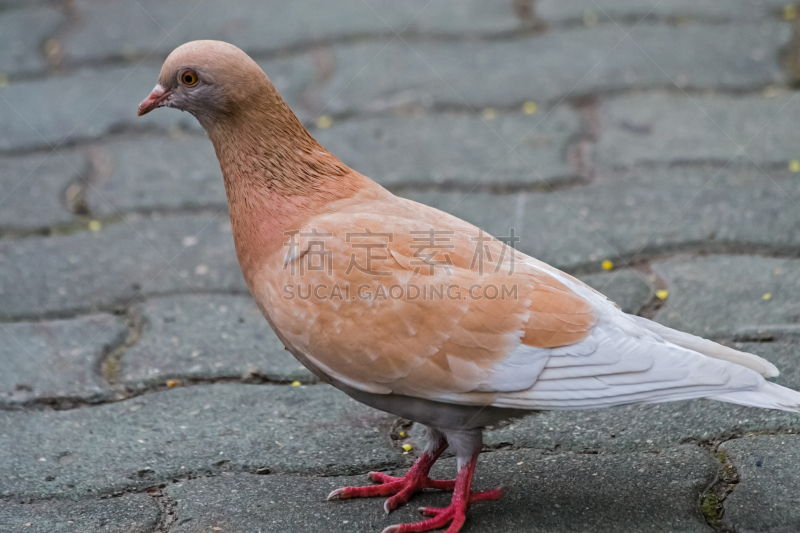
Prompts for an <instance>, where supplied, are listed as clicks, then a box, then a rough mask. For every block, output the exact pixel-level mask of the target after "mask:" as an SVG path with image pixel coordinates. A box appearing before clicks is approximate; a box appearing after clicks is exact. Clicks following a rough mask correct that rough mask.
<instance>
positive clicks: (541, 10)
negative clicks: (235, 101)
mask: <svg viewBox="0 0 800 533" xmlns="http://www.w3.org/2000/svg"><path fill="white" fill-rule="evenodd" d="M799 10H800V6H793V5H788V4H787V3H786V2H783V1H779V0H729V1H728V2H713V1H710V0H701V1H690V0H661V1H660V2H657V1H655V0H642V1H637V2H633V1H631V0H595V1H589V0H587V1H583V0H580V1H579V0H559V1H558V2H556V1H553V0H536V1H531V0H435V1H433V2H428V0H407V1H403V2H396V1H392V0H343V1H341V2H337V3H335V5H334V4H332V3H330V2H323V1H321V0H297V1H295V2H278V1H276V0H271V1H268V2H258V1H256V0H232V1H230V2H225V3H220V2H202V1H201V0H141V1H138V2H128V1H125V0H109V1H103V0H74V1H71V2H67V3H62V2H53V1H48V0H30V1H29V2H22V1H20V0H0V124H2V128H0V368H2V369H3V376H2V378H0V524H3V527H0V529H3V530H6V529H7V530H10V531H14V532H16V531H48V532H49V531H106V532H110V531H117V532H120V533H122V532H123V531H125V532H128V531H140V532H142V533H155V532H156V531H159V532H163V533H166V531H170V532H182V533H187V532H195V531H197V532H200V531H202V532H206V531H214V530H219V531H231V532H239V531H242V532H244V531H247V532H251V531H281V532H282V531H295V530H297V531H301V530H302V531H309V530H313V531H317V530H325V531H331V530H332V531H340V530H341V531H370V532H372V531H375V532H377V531H379V530H380V529H381V528H382V527H384V526H386V525H388V524H391V523H396V522H398V521H415V520H417V519H419V515H418V514H417V513H416V511H415V508H416V506H417V505H419V504H420V503H422V504H429V505H442V504H445V503H446V502H447V500H448V497H449V496H448V495H446V494H436V493H427V494H423V495H421V496H420V497H418V498H416V499H415V501H414V502H412V503H411V505H407V506H404V507H403V508H402V509H400V510H398V512H396V513H394V514H393V515H391V516H388V517H387V516H386V515H384V514H383V513H382V511H381V502H380V501H378V500H368V501H350V502H324V501H323V498H324V496H325V495H326V494H327V493H328V492H329V491H330V490H331V489H332V488H333V487H335V486H338V485H341V484H361V483H365V482H366V479H365V473H366V472H367V471H368V470H372V469H384V470H391V469H398V471H403V470H404V469H405V468H407V467H408V465H409V464H410V463H411V460H412V459H413V458H414V456H415V454H416V453H418V445H417V444H416V443H415V441H414V438H413V434H412V437H411V438H410V440H405V437H401V436H398V435H399V433H400V431H402V430H406V427H405V426H402V428H398V426H397V424H398V421H397V420H396V419H395V418H394V417H392V416H389V415H387V414H383V413H380V412H378V411H375V410H371V409H369V408H367V407H365V406H362V405H360V404H358V403H356V402H354V401H352V400H350V399H349V398H348V397H346V396H345V395H344V394H342V393H340V392H338V391H336V390H335V389H333V388H332V387H330V386H327V385H323V384H319V383H316V382H315V380H314V378H313V376H312V375H311V374H310V373H309V372H308V371H306V370H305V369H303V368H302V367H301V365H300V364H299V363H298V362H297V361H295V360H294V359H293V358H292V357H290V356H289V354H288V353H287V352H286V351H285V350H283V349H282V346H281V344H280V342H279V341H278V339H277V337H276V336H275V334H274V333H273V332H271V331H270V330H269V328H268V325H267V324H266V322H265V321H264V320H263V319H262V317H261V314H260V312H259V311H258V309H257V307H256V306H255V305H254V304H253V301H252V299H251V298H250V296H249V294H248V292H247V287H246V286H245V284H244V282H243V279H242V276H241V273H240V270H239V266H238V263H237V261H236V255H235V253H234V249H233V243H232V239H231V227H230V222H229V220H228V215H227V210H226V198H225V192H224V187H223V183H222V179H221V177H220V171H219V166H218V164H217V162H216V158H215V156H214V152H213V148H212V146H211V144H210V143H209V142H208V140H207V139H206V136H205V135H204V134H203V132H202V131H201V129H200V128H199V125H198V124H197V122H196V121H195V120H194V119H193V118H192V117H191V116H190V115H187V114H179V113H178V112H177V111H174V110H160V111H159V112H157V113H153V114H150V115H148V116H147V117H144V118H137V117H136V107H137V105H138V103H139V102H140V101H141V100H142V99H143V98H144V96H145V95H146V94H147V93H148V92H149V91H150V90H151V88H152V87H153V85H154V84H155V81H156V78H157V73H158V71H159V69H160V66H161V61H162V59H163V58H164V57H165V56H166V54H167V53H168V52H169V51H170V50H172V49H173V48H174V46H175V45H176V44H177V43H181V42H185V41H187V40H191V39H196V38H211V39H223V40H229V41H232V42H234V43H235V44H238V45H240V46H242V47H243V48H244V49H245V50H246V51H248V52H250V53H252V54H254V57H255V58H256V60H257V61H259V64H260V65H261V66H262V67H263V68H264V69H265V71H266V73H267V74H268V75H269V76H270V78H271V79H272V81H273V82H274V83H275V85H276V86H277V88H278V90H279V91H281V93H282V94H283V96H284V98H285V99H286V100H287V101H288V103H289V105H290V106H291V107H292V109H293V110H294V111H295V112H296V113H297V115H298V116H299V118H300V119H301V120H302V121H303V122H304V123H306V124H308V126H309V128H310V129H311V132H312V134H313V135H315V136H316V137H317V138H319V140H320V141H321V142H322V143H323V144H324V145H325V146H326V147H327V148H329V149H330V150H331V151H332V152H334V153H335V154H336V155H338V156H340V157H341V158H342V159H343V160H344V161H345V163H347V164H349V165H351V166H353V167H354V168H356V169H357V170H359V171H361V172H362V173H364V174H366V175H368V176H370V177H372V178H374V179H376V180H377V181H378V182H379V183H381V184H383V185H384V186H387V187H389V188H390V189H391V190H393V191H395V192H397V193H398V194H401V195H404V196H406V197H409V198H412V199H415V200H418V201H421V202H423V203H428V204H430V205H433V206H435V207H439V208H442V209H443V210H445V211H448V212H452V213H453V214H454V215H456V216H460V217H462V218H465V219H467V220H469V221H471V222H473V223H475V224H477V225H479V226H481V227H484V228H485V229H486V230H487V231H488V232H490V233H493V234H495V235H498V236H501V237H502V236H505V235H508V232H509V230H510V228H514V231H515V235H517V236H519V237H521V239H522V240H521V242H520V243H518V248H520V249H521V250H522V251H524V252H527V253H531V254H532V255H534V256H536V257H537V258H539V259H542V260H544V261H546V262H548V263H550V264H552V265H554V266H556V267H559V268H564V269H567V270H570V271H571V272H573V273H576V274H577V275H579V276H580V277H581V279H583V280H584V281H585V282H587V283H588V284H590V285H591V286H593V287H595V288H597V289H598V290H600V291H601V292H604V293H605V294H607V295H608V296H609V298H611V299H612V300H614V301H616V302H617V303H618V304H619V305H620V306H621V307H622V308H623V309H624V310H625V311H628V312H632V313H643V314H647V315H648V316H650V315H651V314H653V313H654V314H656V319H657V320H658V321H660V322H662V323H664V324H667V325H670V326H672V327H676V328H678V329H683V330H688V331H692V332H694V333H698V334H702V335H705V336H711V337H714V338H716V339H718V340H720V341H721V342H724V343H727V344H730V345H732V346H733V347H734V348H737V349H741V350H745V351H750V352H753V353H757V354H759V355H762V356H764V357H765V358H767V359H769V360H770V361H772V362H773V363H775V364H776V365H777V366H778V367H779V368H780V369H781V370H782V374H781V376H779V377H778V378H777V379H776V381H777V382H778V383H780V384H783V385H786V386H789V387H792V388H798V389H800V365H798V364H797V361H798V358H800V327H799V326H798V323H800V307H798V305H797V303H796V302H795V300H796V298H795V295H796V294H797V293H798V288H800V287H798V286H799V285H800V278H798V275H797V272H800V268H798V267H800V264H796V263H798V261H800V260H798V259H797V257H798V253H799V252H800V214H798V213H799V212H798V209H797V205H798V203H799V202H800V179H798V176H800V174H798V172H800V163H798V161H800V151H798V149H797V146H800V136H798V133H797V124H798V123H800V117H798V116H797V108H798V107H797V105H796V102H795V99H794V96H795V92H796V87H794V85H793V83H792V82H791V79H792V74H791V72H793V71H792V68H791V58H792V57H793V54H794V48H796V44H797V42H796V41H797V34H798V30H797V28H798V26H797V24H798V23H797V19H798V14H799ZM396 31H397V32H402V34H401V35H400V36H397V35H396V34H395V32H396ZM168 32H169V35H168ZM794 55H796V54H794ZM53 146H58V150H57V152H58V153H52V154H51V153H50V152H51V148H52V147H53ZM512 147H514V150H512V151H511V153H509V150H511V148H512ZM62 155H63V157H62ZM759 254H761V255H759ZM606 260H610V261H612V262H613V266H612V267H611V268H610V269H609V265H608V263H607V262H605V261H606ZM656 288H658V289H663V288H666V289H668V293H667V294H668V297H667V298H666V301H664V302H663V303H659V300H658V298H657V297H656ZM765 294H769V297H766V298H765ZM663 296H664V294H663V293H659V297H663ZM659 306H660V307H659ZM121 311H124V312H121ZM743 341H748V342H743ZM756 341H759V342H756ZM54 374H58V377H59V378H61V379H58V380H56V381H55V382H52V383H51V376H52V375H54ZM294 380H299V381H301V382H303V383H304V384H303V385H301V386H290V385H289V383H290V382H293V381H294ZM26 405H27V407H28V408H25V409H23V408H22V407H24V406H26ZM798 432H800V415H798V414H796V413H784V412H777V411H767V410H758V409H752V408H746V407H739V406H735V405H730V404H723V403H717V402H711V401H705V400H695V401H687V402H676V403H669V404H661V405H645V406H637V405H633V406H624V407H619V408H614V409H605V410H597V411H579V412H549V413H540V414H535V415H532V416H529V417H526V418H524V419H520V420H516V421H512V422H511V423H509V424H508V425H506V426H504V427H499V428H493V429H491V430H490V431H488V432H487V435H486V439H485V440H486V443H487V446H488V453H485V454H483V456H482V458H481V466H480V469H479V470H478V474H477V477H476V486H477V487H478V488H488V487H492V486H496V485H498V484H501V483H504V484H506V486H507V487H508V488H507V491H506V495H505V497H504V498H503V499H502V500H501V501H499V502H492V503H480V504H478V505H476V506H475V507H474V509H473V511H474V512H472V513H471V514H470V519H469V520H468V522H467V524H466V525H465V527H464V530H463V531H465V532H467V531H593V532H594V531H601V532H602V531H614V532H616V531H643V532H644V531H647V532H650V531H698V532H700V531H703V532H710V531H712V529H711V528H710V527H709V526H708V525H707V523H706V520H705V519H704V517H703V515H702V514H701V495H702V494H703V493H704V492H705V491H707V490H708V489H709V487H711V486H712V484H713V483H714V482H715V481H716V480H717V476H716V475H717V473H718V470H719V468H720V463H719V458H718V457H715V456H714V454H713V453H712V452H711V451H710V450H708V448H709V447H710V446H712V445H714V444H715V443H717V442H719V441H723V440H726V439H733V440H729V441H728V442H726V443H725V444H724V445H723V446H722V450H723V451H724V452H725V454H726V455H727V459H726V460H727V461H729V462H730V463H732V464H734V466H735V467H736V468H737V469H738V471H739V475H740V483H738V484H737V485H736V486H735V487H732V488H733V492H732V493H730V494H729V495H728V497H727V499H726V500H725V502H724V505H725V511H726V512H725V514H724V516H723V517H722V521H721V522H717V523H715V524H714V527H715V528H717V529H720V528H722V529H726V530H731V531H741V532H744V531H767V530H771V531H794V530H796V529H797V528H798V525H799V524H800V522H798V520H797V516H796V515H797V513H796V512H795V508H796V507H798V506H797V500H798V495H797V493H796V492H797V491H796V490H795V486H796V485H797V483H796V482H795V478H797V477H798V476H797V475H796V474H797V472H796V470H797V468H796V466H795V464H794V463H796V460H795V459H796V457H795V456H796V455H797V453H796V451H797V450H796V449H795V448H798V446H800V444H798V442H797V437H796V436H795V435H794V434H795V433H798ZM748 434H761V435H764V434H768V435H766V436H762V437H758V438H748V437H746V436H747V435H748ZM395 438H399V439H400V440H394V439H395ZM406 442H409V443H413V448H412V452H411V453H410V454H404V452H403V449H402V448H401V446H400V445H401V444H402V443H406ZM758 463H760V464H758ZM453 470H454V465H453V459H452V457H446V458H445V459H444V460H443V464H441V465H437V468H436V470H435V472H434V475H437V476H450V475H452V473H453ZM257 474H259V475H257ZM342 476H353V477H346V478H345V477H342ZM713 490H714V492H715V494H721V490H722V489H721V487H720V486H718V485H715V488H714V489H713Z"/></svg>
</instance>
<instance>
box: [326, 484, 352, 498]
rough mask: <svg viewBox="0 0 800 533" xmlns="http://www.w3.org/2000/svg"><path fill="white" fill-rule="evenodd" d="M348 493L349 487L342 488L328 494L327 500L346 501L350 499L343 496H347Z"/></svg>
mask: <svg viewBox="0 0 800 533" xmlns="http://www.w3.org/2000/svg"><path fill="white" fill-rule="evenodd" d="M346 491H347V487H342V488H340V489H336V490H334V491H333V492H331V493H330V494H328V497H327V498H326V499H327V500H328V501H331V500H346V499H347V498H349V496H343V494H345V492H346Z"/></svg>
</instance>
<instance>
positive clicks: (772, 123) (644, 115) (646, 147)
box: [594, 93, 800, 168]
mask: <svg viewBox="0 0 800 533" xmlns="http://www.w3.org/2000/svg"><path fill="white" fill-rule="evenodd" d="M792 97H793V93H784V94H779V95H777V96H774V97H772V98H764V97H761V96H742V97H731V96H709V97H698V96H674V95H667V94H649V95H643V96H630V97H623V98H616V99H613V100H610V101H608V102H607V103H604V104H601V105H600V110H599V122H600V129H601V133H600V140H599V142H598V143H597V145H596V147H595V150H594V152H595V153H596V154H597V156H596V157H597V164H598V165H599V166H605V167H614V168H619V167H630V166H633V165H636V164H642V163H658V164H670V163H676V162H699V163H707V162H715V163H717V164H720V165H722V164H725V163H728V162H729V161H733V162H734V163H739V164H745V165H751V166H752V165H754V164H756V165H767V168H769V167H770V165H775V164H778V165H786V164H787V163H788V162H789V161H790V160H794V159H797V157H798V155H797V144H798V143H799V142H800V134H798V132H797V128H796V127H795V125H796V124H797V122H798V120H800V110H799V109H798V106H797V105H792V103H791V100H792ZM740 147H741V150H740Z"/></svg>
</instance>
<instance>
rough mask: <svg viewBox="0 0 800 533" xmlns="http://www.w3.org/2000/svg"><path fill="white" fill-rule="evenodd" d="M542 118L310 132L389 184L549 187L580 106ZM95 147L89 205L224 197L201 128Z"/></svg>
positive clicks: (214, 201) (448, 118) (198, 203)
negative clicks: (96, 177) (100, 170)
mask: <svg viewBox="0 0 800 533" xmlns="http://www.w3.org/2000/svg"><path fill="white" fill-rule="evenodd" d="M541 118H542V117H541V115H533V116H525V115H522V114H521V113H520V115H519V116H514V115H506V114H500V115H499V116H498V117H497V119H496V120H492V121H488V122H487V123H484V122H483V121H482V120H481V119H480V118H478V117H475V116H471V115H467V116H464V115H445V116H437V117H412V116H407V117H397V118H371V119H355V120H348V121H343V122H338V121H337V122H334V124H333V126H332V127H331V128H330V129H316V130H314V131H313V135H314V137H315V138H317V140H319V141H320V142H321V143H322V144H323V145H324V146H325V147H326V148H327V149H329V150H330V151H331V152H332V153H333V154H334V155H336V156H337V157H339V158H340V159H342V160H343V161H344V162H345V163H346V164H348V165H350V166H352V167H353V168H355V169H356V170H358V171H359V172H361V173H363V174H366V175H367V176H370V177H371V178H373V179H375V180H376V181H378V182H379V183H381V184H382V185H384V186H387V187H394V188H397V187H409V186H414V185H420V186H423V187H431V186H433V187H435V186H442V185H445V186H463V187H472V186H479V187H485V188H491V187H494V188H503V187H506V186H509V187H521V186H522V187H532V188H547V187H548V184H563V183H569V182H574V181H576V180H579V179H580V176H579V174H578V172H577V171H576V169H574V168H573V167H572V166H571V165H570V164H569V163H568V162H567V159H568V158H567V152H568V150H569V147H570V146H571V145H572V144H573V143H574V142H576V141H577V140H578V139H579V136H580V119H579V117H578V115H577V114H576V113H574V112H572V111H570V110H568V109H566V108H561V109H558V110H555V111H554V112H553V113H552V114H549V115H548V116H547V117H546V118H545V119H544V120H541ZM498 135H501V136H502V139H505V142H507V143H508V144H505V143H504V142H503V141H502V140H501V139H500V138H498ZM517 143H519V146H518V148H517V151H516V152H514V153H512V154H510V155H509V154H508V152H509V150H510V146H514V145H517ZM95 157H98V158H102V161H103V162H102V166H104V167H107V169H108V170H107V171H106V172H105V173H104V175H103V176H102V178H101V181H100V183H94V184H92V186H91V187H89V188H88V189H87V202H88V206H89V210H90V212H91V213H93V214H99V215H113V214H115V213H125V212H127V211H150V210H163V209H186V208H188V209H191V208H197V207H206V206H214V207H217V206H219V207H222V206H225V205H226V203H227V198H226V197H225V189H224V185H223V181H222V174H221V172H220V170H219V164H218V162H217V158H216V155H215V154H214V148H213V146H212V145H211V143H210V142H209V141H208V139H206V138H204V137H200V136H193V135H178V136H177V137H176V138H171V139H168V140H167V139H161V138H159V139H142V140H124V141H115V142H112V143H109V144H106V145H102V146H100V147H97V148H96V149H95Z"/></svg>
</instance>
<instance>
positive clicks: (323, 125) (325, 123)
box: [317, 115, 333, 130]
mask: <svg viewBox="0 0 800 533" xmlns="http://www.w3.org/2000/svg"><path fill="white" fill-rule="evenodd" d="M331 124H333V119H332V118H331V117H330V116H328V115H322V116H321V117H319V118H318V119H317V127H318V128H319V129H321V130H324V129H327V128H330V127H331Z"/></svg>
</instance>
